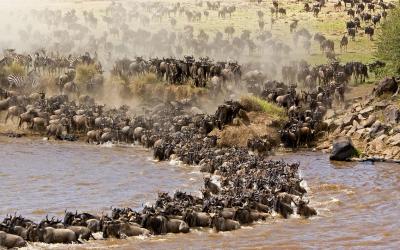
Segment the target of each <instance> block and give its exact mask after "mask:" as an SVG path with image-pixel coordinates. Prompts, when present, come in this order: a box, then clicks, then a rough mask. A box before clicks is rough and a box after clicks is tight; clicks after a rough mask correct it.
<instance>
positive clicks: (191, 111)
mask: <svg viewBox="0 0 400 250" xmlns="http://www.w3.org/2000/svg"><path fill="white" fill-rule="evenodd" d="M190 113H192V114H193V115H201V114H204V112H203V111H201V109H199V108H198V107H192V108H191V109H190Z"/></svg>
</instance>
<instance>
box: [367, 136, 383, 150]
mask: <svg viewBox="0 0 400 250" xmlns="http://www.w3.org/2000/svg"><path fill="white" fill-rule="evenodd" d="M386 138H387V135H384V134H383V135H380V136H378V137H376V138H375V139H374V140H372V141H371V142H370V143H369V148H370V150H372V151H381V150H382V149H383V148H384V147H385V145H386V143H385V140H386Z"/></svg>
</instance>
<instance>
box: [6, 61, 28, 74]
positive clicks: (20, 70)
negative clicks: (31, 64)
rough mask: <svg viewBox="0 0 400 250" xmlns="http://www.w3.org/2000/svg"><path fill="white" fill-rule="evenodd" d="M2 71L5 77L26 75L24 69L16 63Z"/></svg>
mask: <svg viewBox="0 0 400 250" xmlns="http://www.w3.org/2000/svg"><path fill="white" fill-rule="evenodd" d="M3 70H4V74H5V75H18V76H24V75H26V72H25V69H24V67H23V66H22V65H20V64H18V63H16V62H13V63H11V65H7V66H5V67H4V69H3Z"/></svg>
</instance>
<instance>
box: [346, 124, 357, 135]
mask: <svg viewBox="0 0 400 250" xmlns="http://www.w3.org/2000/svg"><path fill="white" fill-rule="evenodd" d="M356 130H357V126H354V125H353V126H352V127H351V128H350V130H349V131H348V132H347V134H346V135H347V136H352V135H353V134H354V132H356Z"/></svg>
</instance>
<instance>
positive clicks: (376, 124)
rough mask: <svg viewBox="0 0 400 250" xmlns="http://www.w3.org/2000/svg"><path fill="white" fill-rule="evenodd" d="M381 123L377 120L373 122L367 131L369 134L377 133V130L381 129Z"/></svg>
mask: <svg viewBox="0 0 400 250" xmlns="http://www.w3.org/2000/svg"><path fill="white" fill-rule="evenodd" d="M381 126H382V123H381V121H379V120H377V121H375V122H374V123H373V124H372V126H371V130H370V131H369V133H370V134H374V133H376V132H378V130H379V129H380V128H381Z"/></svg>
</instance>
